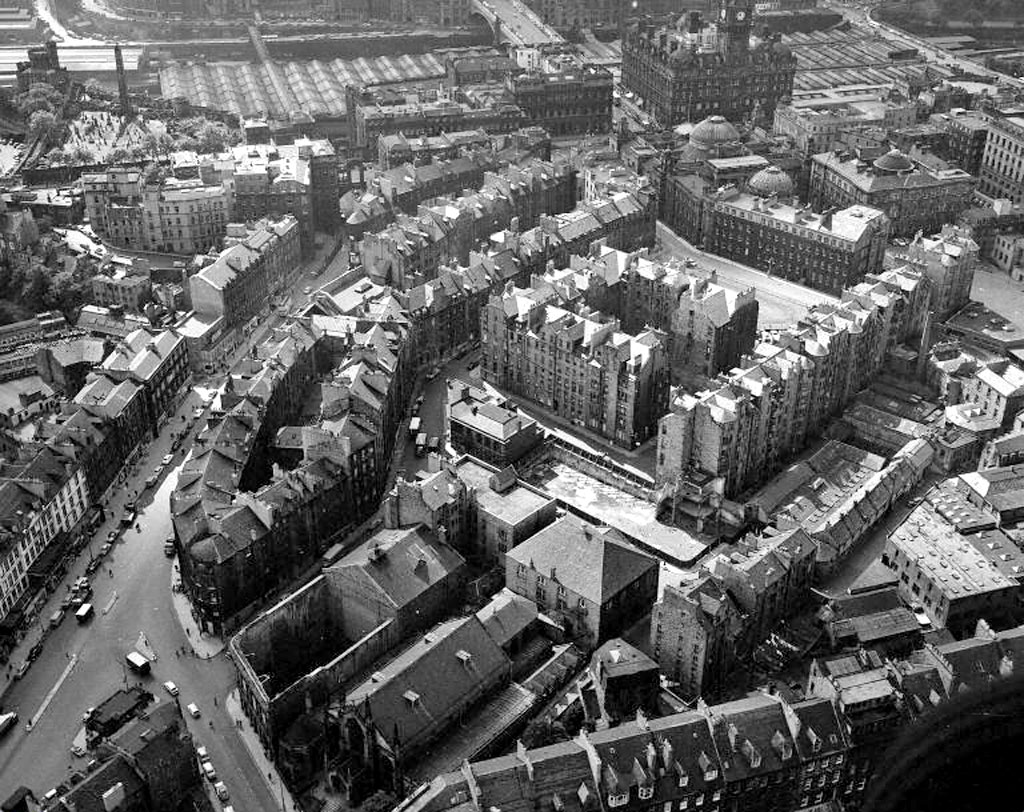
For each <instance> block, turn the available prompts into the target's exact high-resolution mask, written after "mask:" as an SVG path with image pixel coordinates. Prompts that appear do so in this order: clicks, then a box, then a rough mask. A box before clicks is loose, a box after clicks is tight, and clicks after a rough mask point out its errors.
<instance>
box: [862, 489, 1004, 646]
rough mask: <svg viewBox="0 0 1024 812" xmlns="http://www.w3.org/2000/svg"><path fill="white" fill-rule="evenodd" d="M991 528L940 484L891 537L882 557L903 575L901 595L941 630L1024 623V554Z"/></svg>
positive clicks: (962, 630)
mask: <svg viewBox="0 0 1024 812" xmlns="http://www.w3.org/2000/svg"><path fill="white" fill-rule="evenodd" d="M986 519H988V520H987V521H985V520H986ZM994 525H995V521H994V520H993V519H991V518H988V517H987V516H985V515H984V514H982V513H981V511H979V510H978V509H977V508H975V507H973V506H972V505H971V504H970V503H969V502H968V500H967V499H966V498H965V497H964V495H962V494H960V493H957V492H956V491H955V490H954V489H953V488H952V487H943V488H938V489H934V490H932V491H931V492H929V494H928V496H927V497H926V499H925V502H923V503H922V504H921V505H919V506H918V507H917V508H915V509H914V511H913V512H912V513H911V514H910V515H909V516H907V518H906V519H905V520H904V521H903V523H902V524H901V525H900V526H899V527H897V528H896V529H895V530H894V531H893V532H892V533H890V534H889V537H888V539H887V540H886V543H885V550H884V552H883V554H882V561H883V562H884V563H885V564H886V565H887V566H888V567H889V568H890V569H891V570H892V571H893V572H894V573H895V574H896V576H897V577H898V578H899V590H900V595H901V596H902V597H903V598H904V599H905V600H906V601H907V602H908V603H911V604H914V605H916V606H921V607H923V608H924V611H925V613H926V614H927V615H928V617H929V619H930V620H931V622H932V623H933V624H934V625H935V626H936V627H937V628H947V629H949V630H950V631H951V632H952V633H953V634H954V635H957V636H962V635H964V634H965V633H969V632H971V631H972V630H973V629H974V628H975V626H976V625H977V623H978V621H979V620H982V619H984V620H987V621H989V622H992V623H994V624H999V625H1000V626H1001V627H1002V626H1005V625H1013V623H1014V622H1020V618H1021V616H1022V614H1024V590H1022V587H1021V584H1022V581H1024V567H1022V564H1024V553H1022V552H1021V551H1020V549H1018V547H1017V545H1016V544H1015V543H1014V542H1013V540H1012V539H1011V538H1010V537H1009V536H1007V535H1006V533H1004V532H1003V531H1002V530H1000V529H998V528H996V527H994Z"/></svg>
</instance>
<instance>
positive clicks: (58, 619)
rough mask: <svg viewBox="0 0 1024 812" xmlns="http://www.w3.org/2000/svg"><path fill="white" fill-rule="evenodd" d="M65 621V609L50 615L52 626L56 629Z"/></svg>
mask: <svg viewBox="0 0 1024 812" xmlns="http://www.w3.org/2000/svg"><path fill="white" fill-rule="evenodd" d="M63 622H64V610H63V609H58V610H57V611H56V612H54V613H53V614H52V615H50V628H51V629H56V628H57V627H58V626H59V625H60V624H61V623H63Z"/></svg>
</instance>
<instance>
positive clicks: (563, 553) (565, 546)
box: [507, 514, 658, 605]
mask: <svg viewBox="0 0 1024 812" xmlns="http://www.w3.org/2000/svg"><path fill="white" fill-rule="evenodd" d="M507 557H508V558H509V559H511V560H512V561H516V562H518V563H520V564H523V565H525V566H528V567H530V568H531V569H533V570H535V571H536V572H539V573H540V574H541V575H544V576H545V577H547V576H550V577H551V578H552V580H557V581H558V582H559V583H561V584H564V585H565V586H566V587H567V588H569V589H571V590H572V591H573V592H575V593H576V594H577V595H579V596H580V597H582V598H586V599H587V600H589V601H591V602H592V603H595V604H598V605H600V604H603V603H605V602H606V601H608V600H609V599H611V598H612V597H613V596H615V595H617V594H618V593H619V592H621V591H622V590H624V589H626V588H627V587H628V586H629V585H630V584H632V583H633V582H634V581H636V580H637V579H639V578H640V577H641V576H643V575H644V574H645V573H646V572H648V571H649V570H651V569H657V567H658V564H657V561H655V559H654V558H652V557H651V556H649V555H647V554H646V553H643V552H641V551H640V550H638V549H636V548H635V547H633V546H632V545H630V544H629V543H628V542H627V541H626V540H625V539H624V537H623V536H622V534H621V533H619V532H618V531H617V530H613V529H611V528H608V527H594V526H593V525H590V524H587V523H586V522H584V521H583V520H582V519H580V518H578V517H577V516H574V515H572V514H568V515H566V516H563V517H562V518H561V519H559V520H557V521H556V522H554V523H553V524H550V525H548V526H547V527H546V528H544V529H543V530H541V531H539V532H537V533H534V534H533V535H532V536H530V538H528V539H526V541H524V542H523V543H522V544H519V545H518V546H516V547H513V548H512V549H511V550H509V552H508V553H507Z"/></svg>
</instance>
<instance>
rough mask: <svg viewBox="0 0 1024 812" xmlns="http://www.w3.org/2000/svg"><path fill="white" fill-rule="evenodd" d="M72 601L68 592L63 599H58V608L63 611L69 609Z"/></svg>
mask: <svg viewBox="0 0 1024 812" xmlns="http://www.w3.org/2000/svg"><path fill="white" fill-rule="evenodd" d="M73 600H74V598H73V597H72V595H71V593H70V592H69V593H68V594H67V595H65V596H64V597H63V598H61V599H60V608H61V609H64V610H67V609H70V608H71V601H73Z"/></svg>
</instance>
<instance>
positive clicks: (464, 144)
mask: <svg viewBox="0 0 1024 812" xmlns="http://www.w3.org/2000/svg"><path fill="white" fill-rule="evenodd" d="M490 145H491V136H490V135H488V134H487V133H486V132H484V131H483V130H461V131H459V132H444V133H441V134H440V135H422V136H418V137H416V136H414V137H412V138H408V137H406V135H405V134H404V133H401V132H398V133H392V134H390V135H381V136H379V137H378V138H377V160H378V161H379V162H380V166H381V169H385V170H387V169H391V168H392V167H395V166H398V165H400V164H404V163H413V164H417V165H419V164H423V163H429V162H430V161H437V160H449V159H451V158H457V157H458V156H459V155H461V154H462V152H463V150H467V149H474V148H481V147H489V146H490Z"/></svg>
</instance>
